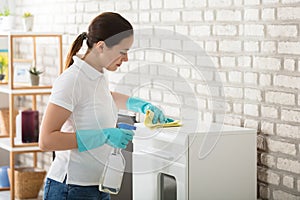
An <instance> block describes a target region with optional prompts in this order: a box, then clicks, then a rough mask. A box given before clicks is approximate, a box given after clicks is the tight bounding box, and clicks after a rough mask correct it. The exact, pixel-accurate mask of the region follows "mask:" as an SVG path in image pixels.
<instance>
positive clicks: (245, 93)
mask: <svg viewBox="0 0 300 200" xmlns="http://www.w3.org/2000/svg"><path fill="white" fill-rule="evenodd" d="M15 2H16V8H15V10H16V12H17V14H19V13H22V12H24V11H27V10H30V11H32V12H33V13H34V14H35V15H36V16H37V17H36V18H35V19H36V20H35V30H37V31H55V32H57V31H61V32H63V33H64V41H63V43H64V56H65V55H66V52H67V50H68V48H69V46H70V44H71V43H72V41H73V40H74V38H75V37H76V35H77V34H78V33H79V32H81V31H85V30H86V28H87V26H88V24H89V22H90V20H91V19H93V18H94V17H95V16H96V15H97V14H98V13H100V12H102V11H117V12H120V13H121V14H122V15H123V16H125V17H126V18H128V19H129V21H131V22H132V23H133V25H134V27H136V28H137V27H147V28H152V27H156V28H158V27H159V28H162V29H167V30H171V31H176V32H177V33H180V34H183V35H186V36H187V37H189V38H190V39H191V40H193V41H192V42H191V41H184V42H182V41H176V40H174V39H173V38H171V37H169V38H166V39H164V40H162V41H150V40H151V39H148V40H142V41H141V44H142V45H148V44H154V43H155V44H158V45H160V46H161V47H162V48H168V47H171V48H172V50H175V51H180V50H182V49H183V51H184V52H190V53H192V52H197V51H198V50H199V49H201V48H203V49H204V50H205V51H206V53H208V54H209V55H210V58H211V60H212V62H213V63H214V66H215V67H217V69H218V73H219V76H220V77H221V80H222V84H223V85H224V95H225V98H226V103H227V106H226V112H227V114H226V115H225V119H224V121H225V123H226V124H231V125H236V126H245V127H252V128H256V129H257V131H258V134H259V137H258V139H257V141H258V145H259V150H258V153H259V155H260V156H259V155H258V157H259V162H258V166H259V168H260V170H259V171H258V181H259V183H258V185H259V188H258V192H259V197H260V198H262V199H271V200H274V199H278V200H279V199H280V200H281V199H298V200H299V198H298V197H297V196H296V194H297V193H299V192H300V178H299V174H300V159H299V156H300V142H299V139H300V134H299V132H300V130H299V127H300V95H299V90H300V74H299V73H300V59H299V55H300V32H299V31H300V24H299V20H300V6H299V3H300V1H299V0H208V1H204V0H203V1H202V0H201V1H200V0H123V1H109V0H102V1H87V0H80V1H75V0H74V1H68V0H60V4H57V2H53V1H51V0H45V1H43V6H41V4H40V3H39V1H33V2H31V3H28V2H27V1H15ZM52 10H55V15H54V14H53V12H52ZM17 25H18V27H21V20H20V19H18V20H17ZM191 43H196V44H198V45H199V47H196V48H195V47H194V46H191ZM130 58H132V59H133V60H134V59H136V60H141V61H145V60H151V61H152V62H158V63H160V62H166V63H168V64H170V65H173V64H174V65H177V67H176V70H175V71H176V73H175V74H169V73H168V70H166V69H164V68H162V67H159V66H153V67H151V68H149V69H145V70H142V71H141V72H140V73H141V74H131V75H129V76H128V77H127V78H126V80H125V83H122V84H123V85H122V86H123V87H124V88H125V89H124V90H126V92H129V91H130V89H129V88H130V86H132V85H136V84H137V83H141V82H142V81H144V80H151V78H152V77H157V75H162V76H165V77H167V80H163V81H162V82H163V83H164V84H165V85H168V86H170V88H171V89H173V90H176V89H177V88H179V89H180V91H181V92H184V91H185V89H186V88H185V86H186V85H185V84H183V83H182V82H180V83H179V82H176V80H175V79H176V78H178V77H179V76H181V77H182V78H183V79H185V80H186V81H187V82H188V83H189V85H190V86H191V87H192V88H193V89H194V92H195V96H196V98H197V103H198V105H199V107H200V108H201V110H200V111H199V113H200V115H201V118H202V119H204V120H208V121H211V120H214V119H216V120H218V121H223V120H222V117H221V116H220V115H219V114H217V113H213V111H212V107H211V106H210V105H211V102H210V101H209V103H208V98H207V97H208V96H210V95H211V94H210V93H209V92H207V91H206V90H205V87H204V86H203V85H205V84H203V80H202V77H199V75H196V74H195V73H193V70H190V69H189V68H188V66H187V63H186V62H183V61H182V59H178V58H176V57H174V56H173V55H171V54H162V53H161V52H155V51H151V52H150V51H147V52H139V53H136V54H135V55H134V56H132V57H130ZM132 59H131V60H132ZM189 59H190V60H193V62H197V64H198V65H200V64H201V65H202V64H203V62H204V61H205V57H203V55H201V56H198V57H196V58H195V57H192V56H191V57H190V58H189ZM44 62H45V63H48V64H50V63H55V62H54V61H53V60H51V57H45V58H44ZM129 63H130V62H129ZM210 65H211V64H210ZM181 66H182V67H181ZM135 67H137V66H136V65H134V64H133V63H131V64H128V65H124V66H123V67H122V68H121V70H120V71H119V72H116V73H114V75H113V76H112V79H113V80H112V81H111V83H112V85H115V84H117V83H118V80H119V79H120V77H122V75H123V74H124V73H126V72H127V71H128V70H131V69H133V68H135ZM206 74H207V77H206V78H207V80H209V81H213V80H215V78H216V75H215V74H214V73H213V72H210V73H206ZM146 75H147V76H146ZM213 91H214V92H213V95H212V96H213V97H214V98H215V97H217V96H218V95H219V94H220V90H216V87H213ZM139 95H140V97H142V98H145V99H147V100H148V99H149V100H153V101H155V103H158V104H159V103H160V104H162V105H165V106H166V108H168V111H170V112H171V111H172V112H174V113H175V116H176V115H177V116H178V115H180V111H179V109H178V106H176V105H177V104H176V103H174V102H173V100H172V95H170V94H165V93H164V92H163V91H161V90H160V89H159V88H155V89H154V88H147V89H146V88H144V89H142V90H141V91H139ZM186 98H187V99H186V100H185V103H187V104H188V105H191V104H192V103H191V102H193V97H192V96H188V95H187V96H186ZM170 104H171V105H170ZM202 109H203V110H202ZM296 177H297V178H296Z"/></svg>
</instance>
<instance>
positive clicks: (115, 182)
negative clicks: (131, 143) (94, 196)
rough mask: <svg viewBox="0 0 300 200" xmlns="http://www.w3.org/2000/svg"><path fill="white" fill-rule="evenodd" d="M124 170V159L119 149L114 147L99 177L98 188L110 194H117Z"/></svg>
mask: <svg viewBox="0 0 300 200" xmlns="http://www.w3.org/2000/svg"><path fill="white" fill-rule="evenodd" d="M124 170H125V159H124V157H123V155H122V153H121V149H114V151H113V152H112V153H111V154H110V155H109V158H108V161H107V163H106V165H105V167H104V170H103V173H102V176H101V177H100V183H99V190H100V191H102V192H107V193H111V194H118V193H119V191H120V188H121V184H122V180H123V174H124Z"/></svg>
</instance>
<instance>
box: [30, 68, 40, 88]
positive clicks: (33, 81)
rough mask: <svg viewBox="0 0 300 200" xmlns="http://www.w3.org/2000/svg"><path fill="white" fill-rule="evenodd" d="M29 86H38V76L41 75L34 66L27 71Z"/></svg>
mask: <svg viewBox="0 0 300 200" xmlns="http://www.w3.org/2000/svg"><path fill="white" fill-rule="evenodd" d="M29 73H30V80H31V85H39V82H40V75H41V74H42V73H43V72H42V71H39V70H38V69H37V68H36V67H35V66H33V67H31V68H30V69H29Z"/></svg>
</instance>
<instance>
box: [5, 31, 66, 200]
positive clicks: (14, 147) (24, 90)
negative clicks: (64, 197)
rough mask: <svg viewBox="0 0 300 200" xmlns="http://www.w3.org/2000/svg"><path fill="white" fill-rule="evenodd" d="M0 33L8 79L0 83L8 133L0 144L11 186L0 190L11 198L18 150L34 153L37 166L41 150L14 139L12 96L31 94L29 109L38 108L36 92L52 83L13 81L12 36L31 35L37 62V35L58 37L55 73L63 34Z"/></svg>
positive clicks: (44, 91)
mask: <svg viewBox="0 0 300 200" xmlns="http://www.w3.org/2000/svg"><path fill="white" fill-rule="evenodd" d="M0 37H6V38H7V41H8V59H9V66H8V81H7V82H2V83H1V84H0V93H5V94H7V95H8V98H9V122H10V123H9V133H8V134H7V135H1V137H0V148H2V149H4V150H6V151H9V153H10V169H11V171H12V174H11V186H10V188H1V189H0V191H1V190H10V194H11V195H10V199H11V200H14V199H15V178H14V177H15V175H14V168H15V156H16V155H17V154H21V153H33V166H34V167H36V166H37V152H40V149H39V147H38V144H37V143H21V142H20V141H16V139H15V135H16V133H15V130H16V127H15V121H16V120H15V119H16V114H15V111H14V107H15V97H16V96H31V97H32V100H31V101H32V106H31V108H32V110H37V96H41V95H49V94H50V93H51V87H52V86H51V85H41V86H31V85H29V84H28V85H27V84H25V85H24V84H23V85H20V84H16V83H15V82H14V66H13V63H14V62H15V61H19V60H20V59H19V58H18V59H17V58H14V50H15V48H14V40H15V39H16V38H31V39H32V46H33V51H32V52H33V55H32V61H34V62H35V63H36V59H37V43H36V39H37V38H57V51H58V58H57V59H58V63H59V64H58V66H57V68H58V75H59V74H60V73H62V71H63V65H62V35H61V34H59V33H35V32H0Z"/></svg>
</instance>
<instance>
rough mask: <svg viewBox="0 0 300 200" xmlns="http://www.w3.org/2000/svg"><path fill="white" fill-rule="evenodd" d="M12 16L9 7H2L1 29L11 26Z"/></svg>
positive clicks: (0, 16) (8, 28) (0, 14)
mask: <svg viewBox="0 0 300 200" xmlns="http://www.w3.org/2000/svg"><path fill="white" fill-rule="evenodd" d="M13 23H14V18H13V16H12V15H11V13H10V10H9V8H7V7H6V8H4V10H3V11H2V12H0V27H1V29H2V30H11V29H12V28H13Z"/></svg>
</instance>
